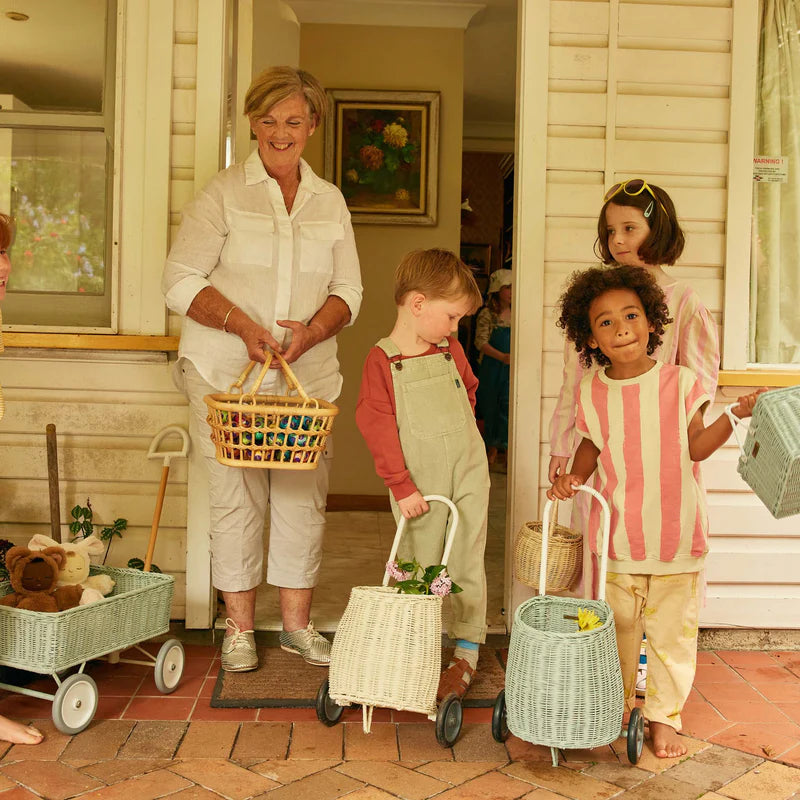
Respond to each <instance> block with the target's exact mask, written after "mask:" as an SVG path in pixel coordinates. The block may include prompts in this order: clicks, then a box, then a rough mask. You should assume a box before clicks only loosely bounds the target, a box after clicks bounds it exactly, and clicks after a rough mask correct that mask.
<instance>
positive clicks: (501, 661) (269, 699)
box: [211, 647, 507, 708]
mask: <svg viewBox="0 0 800 800" xmlns="http://www.w3.org/2000/svg"><path fill="white" fill-rule="evenodd" d="M451 654H452V649H447V648H445V649H444V650H442V663H443V664H447V663H448V662H449V660H450V656H451ZM506 655H507V651H505V650H495V649H494V648H491V647H482V648H481V654H480V658H479V659H478V671H477V672H476V673H475V679H474V681H473V683H472V686H471V687H470V690H469V692H468V693H467V696H466V697H465V698H464V701H463V705H464V706H465V707H466V708H487V707H489V706H493V705H494V701H495V700H496V698H497V695H498V693H499V692H500V690H501V689H502V688H503V687H504V686H505V669H504V665H505V661H506ZM258 660H259V667H258V669H256V670H253V671H252V672H225V671H224V670H222V669H220V671H219V675H218V676H217V683H216V685H215V686H214V693H213V694H212V696H211V705H212V707H213V708H313V707H314V703H315V700H316V696H317V691H318V690H319V687H320V685H321V684H322V682H323V681H324V680H325V678H327V677H328V670H327V669H326V668H325V667H313V666H311V664H307V663H306V662H305V661H303V659H302V658H300V656H297V655H294V654H292V653H287V652H285V651H284V650H281V649H280V648H279V647H263V648H258Z"/></svg>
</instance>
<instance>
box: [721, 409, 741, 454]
mask: <svg viewBox="0 0 800 800" xmlns="http://www.w3.org/2000/svg"><path fill="white" fill-rule="evenodd" d="M738 405H739V403H738V401H737V402H736V403H730V405H727V406H725V413H726V414H727V415H728V419H729V420H730V421H731V427H732V428H733V435H734V437H735V438H736V444H738V445H739V450H740V451H741V452H742V453H744V442H743V441H742V439H741V438H740V436H739V426H740V425H741V424H742V421H741V420H740V419H739V417H737V416H736V414H734V413H733V409H734V408H736V406H738Z"/></svg>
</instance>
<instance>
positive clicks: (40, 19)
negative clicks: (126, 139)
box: [0, 0, 116, 330]
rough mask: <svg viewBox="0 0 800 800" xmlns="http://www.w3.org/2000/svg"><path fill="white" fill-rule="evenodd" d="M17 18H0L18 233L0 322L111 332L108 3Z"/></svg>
mask: <svg viewBox="0 0 800 800" xmlns="http://www.w3.org/2000/svg"><path fill="white" fill-rule="evenodd" d="M25 12H26V13H23V14H16V15H14V16H15V17H16V18H11V17H10V16H9V15H5V16H2V17H0V41H2V42H3V47H2V50H1V51H0V210H2V211H4V212H6V213H10V214H11V216H12V217H13V218H14V221H15V227H16V236H15V239H14V242H13V244H12V247H11V251H10V253H11V261H12V273H11V278H10V281H9V287H8V295H7V296H6V299H5V301H4V304H3V320H4V322H5V323H7V324H10V325H12V326H14V327H18V328H20V329H25V328H27V327H28V326H35V327H41V328H44V329H59V330H63V329H69V328H72V329H82V330H108V329H109V328H110V326H111V323H112V320H111V308H112V302H111V298H112V293H113V289H114V287H113V286H112V280H111V275H112V271H111V269H110V264H111V254H112V246H113V242H112V238H113V237H112V236H111V225H110V220H111V201H112V196H113V191H112V187H113V150H114V85H115V53H116V46H115V45H116V24H115V23H116V2H115V0H75V2H69V3H64V2H63V1H62V0H40V2H37V3H35V4H32V5H31V4H26V6H25ZM20 17H26V18H25V19H22V18H20Z"/></svg>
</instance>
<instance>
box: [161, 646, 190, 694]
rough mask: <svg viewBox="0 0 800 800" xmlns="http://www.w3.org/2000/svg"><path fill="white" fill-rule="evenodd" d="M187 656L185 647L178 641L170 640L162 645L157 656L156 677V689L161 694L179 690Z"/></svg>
mask: <svg viewBox="0 0 800 800" xmlns="http://www.w3.org/2000/svg"><path fill="white" fill-rule="evenodd" d="M185 661H186V655H185V654H184V652H183V645H182V644H181V643H180V642H179V641H178V640H177V639H168V640H167V641H166V642H164V644H162V645H161V649H160V650H159V651H158V655H157V656H156V665H155V675H154V676H153V677H154V678H155V681H156V688H157V689H158V691H159V692H161V694H169V693H170V692H174V691H175V689H177V688H178V683H179V682H180V679H181V676H182V675H183V665H184V663H185Z"/></svg>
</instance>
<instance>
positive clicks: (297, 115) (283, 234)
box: [162, 67, 361, 672]
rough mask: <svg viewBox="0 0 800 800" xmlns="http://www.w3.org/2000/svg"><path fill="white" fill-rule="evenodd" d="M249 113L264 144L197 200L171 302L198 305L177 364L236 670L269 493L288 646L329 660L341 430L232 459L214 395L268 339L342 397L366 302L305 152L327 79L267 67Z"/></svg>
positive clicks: (315, 386)
mask: <svg viewBox="0 0 800 800" xmlns="http://www.w3.org/2000/svg"><path fill="white" fill-rule="evenodd" d="M245 113H246V114H247V116H248V118H249V120H250V127H251V129H252V131H253V133H254V134H255V137H256V139H257V140H258V149H257V150H256V151H254V152H253V153H252V154H251V155H250V156H249V157H248V158H247V159H245V161H244V163H242V164H237V165H235V166H232V167H230V168H228V169H226V170H223V171H222V172H220V173H219V174H218V175H216V176H215V177H214V178H212V179H211V181H210V182H209V183H208V185H207V186H206V187H205V188H204V189H203V190H202V191H201V192H200V193H199V194H198V196H197V197H196V198H195V199H194V201H193V202H192V203H190V204H189V205H188V206H187V207H186V208H184V210H183V222H182V224H181V227H180V230H179V232H178V235H177V238H176V240H175V243H174V245H173V247H172V249H171V251H170V253H169V256H168V258H167V263H166V267H165V269H164V276H163V283H162V288H163V291H164V294H165V296H166V300H167V305H168V306H169V307H170V308H171V309H172V310H173V311H175V312H177V313H179V314H184V315H185V316H186V319H185V320H184V325H183V331H182V334H181V343H180V351H179V353H178V363H177V367H178V371H177V377H178V378H179V380H180V383H181V385H182V387H183V388H184V390H185V392H186V394H187V395H188V397H189V401H190V405H191V410H192V420H191V421H192V425H191V427H192V434H193V437H192V438H193V441H194V443H195V446H196V447H199V448H200V449H201V451H202V453H203V455H204V456H205V457H206V458H205V460H206V463H207V464H208V469H209V479H210V480H209V495H210V503H211V528H210V539H211V567H212V579H213V583H214V586H215V587H216V588H217V589H218V590H219V591H221V593H222V596H223V599H224V601H225V606H226V609H227V615H228V620H227V630H226V633H225V638H224V640H223V643H222V667H223V669H225V670H228V671H233V672H243V671H247V670H252V669H256V667H257V666H258V658H257V655H256V650H255V642H254V638H253V628H254V616H255V600H256V587H257V586H258V585H259V584H260V583H261V580H262V553H263V542H262V536H263V529H264V520H265V516H266V512H267V507H269V509H270V541H269V557H268V565H267V567H268V569H267V582H268V583H270V584H272V585H274V586H278V587H279V593H280V607H281V617H282V622H283V631H282V632H281V634H280V644H281V647H282V648H283V649H284V650H287V651H289V652H292V653H298V654H300V655H301V656H303V658H304V659H305V660H306V661H307V662H309V663H310V664H318V665H326V664H327V663H328V662H329V660H330V642H328V640H327V639H325V638H324V637H322V636H321V635H320V634H319V633H317V632H316V631H315V630H314V627H313V624H312V623H311V621H310V610H311V598H312V592H313V587H314V586H315V585H316V582H317V574H318V572H319V566H320V560H321V552H322V537H323V534H324V528H325V515H324V509H325V501H326V496H327V493H328V474H329V469H330V460H331V456H332V452H331V447H330V444H329V445H328V450H327V452H326V453H325V456H324V457H323V458H322V459H320V463H319V466H318V467H317V468H316V469H314V470H307V471H299V472H294V471H292V470H269V469H254V468H238V467H227V466H223V465H221V464H219V463H218V462H217V461H216V459H215V458H214V449H213V445H212V443H211V441H210V439H209V435H210V432H209V428H208V424H207V423H206V415H207V408H206V405H205V403H204V401H203V397H204V396H205V395H206V394H209V393H211V392H218V391H225V390H227V388H228V387H229V386H230V384H231V383H233V382H234V381H235V380H236V378H237V377H238V376H239V374H240V373H241V372H242V370H243V369H244V367H245V366H246V365H247V363H248V360H255V361H261V362H263V361H264V360H265V355H264V348H265V347H269V348H272V349H273V350H276V351H277V352H279V353H281V354H282V355H283V357H284V358H285V359H286V361H288V362H290V363H292V364H293V370H294V372H295V374H296V375H297V378H298V380H299V381H300V383H301V384H302V385H303V387H304V388H305V389H306V391H307V392H308V394H309V395H310V396H312V397H319V398H321V399H324V400H335V399H336V398H337V397H338V396H339V392H340V390H341V386H342V376H341V375H340V373H339V362H338V361H337V359H336V339H335V337H336V334H337V333H338V332H339V331H340V330H341V329H342V328H343V327H345V325H349V324H352V322H353V321H354V320H355V318H356V315H357V314H358V310H359V307H360V304H361V275H360V270H359V264H358V256H357V254H356V247H355V241H354V238H353V229H352V226H351V223H350V214H349V212H348V210H347V207H346V205H345V202H344V198H343V197H342V195H341V193H340V192H339V190H338V189H337V188H336V187H335V186H333V185H332V184H330V183H327V182H326V181H324V180H322V179H321V178H319V177H317V175H315V174H314V172H313V171H312V170H311V168H310V167H309V166H308V164H307V163H306V162H305V161H303V159H302V158H301V156H302V154H303V149H304V148H305V145H306V142H307V141H308V137H309V136H312V135H313V134H314V131H315V130H316V129H317V126H318V125H319V123H320V122H321V120H322V118H323V116H324V113H325V93H324V91H323V89H322V87H321V86H320V84H319V83H318V82H317V80H316V79H315V78H314V77H313V76H312V75H310V74H309V73H307V72H304V71H303V70H298V69H294V68H292V67H274V68H272V69H268V70H266V71H265V72H263V73H262V74H261V75H259V76H258V77H257V78H256V79H255V80H254V82H253V84H252V86H251V87H250V89H249V90H248V92H247V96H246V98H245ZM245 388H246V387H245ZM260 391H262V392H265V393H267V394H285V393H286V386H285V382H284V381H283V376H282V374H281V372H280V371H279V370H274V371H270V373H269V375H268V377H267V378H266V379H265V381H264V383H263V384H262V388H261V390H260Z"/></svg>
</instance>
